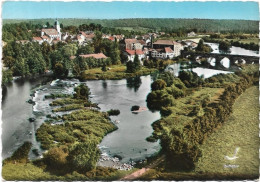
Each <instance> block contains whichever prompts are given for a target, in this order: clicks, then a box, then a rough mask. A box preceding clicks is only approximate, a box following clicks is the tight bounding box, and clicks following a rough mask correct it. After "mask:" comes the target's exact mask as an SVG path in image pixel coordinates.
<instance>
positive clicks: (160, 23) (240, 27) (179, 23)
mask: <svg viewBox="0 0 260 182" xmlns="http://www.w3.org/2000/svg"><path fill="white" fill-rule="evenodd" d="M59 21H60V22H61V23H62V24H63V25H66V26H69V25H73V26H79V25H81V24H90V23H94V24H100V25H102V26H103V27H108V28H123V27H136V28H137V27H142V28H147V29H150V30H151V31H155V30H156V31H165V32H167V31H172V30H175V31H176V30H183V31H186V30H190V31H192V30H193V31H195V32H220V33H225V32H230V33H231V32H233V33H235V32H237V33H238V32H240V33H258V31H259V28H258V27H259V23H258V21H252V20H215V19H173V18H149V19H148V18H133V19H75V18H67V19H59ZM20 22H28V23H30V24H40V25H46V23H47V22H53V19H26V20H25V19H21V20H15V19H4V20H3V24H4V25H5V24H9V23H20Z"/></svg>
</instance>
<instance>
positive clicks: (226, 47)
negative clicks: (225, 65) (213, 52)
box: [218, 41, 231, 52]
mask: <svg viewBox="0 0 260 182" xmlns="http://www.w3.org/2000/svg"><path fill="white" fill-rule="evenodd" d="M218 48H219V50H221V51H224V52H229V51H230V48H231V44H230V43H229V42H226V41H221V42H220V43H219V47H218Z"/></svg>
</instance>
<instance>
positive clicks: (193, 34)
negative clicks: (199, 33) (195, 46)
mask: <svg viewBox="0 0 260 182" xmlns="http://www.w3.org/2000/svg"><path fill="white" fill-rule="evenodd" d="M195 36H196V33H195V32H190V33H188V34H187V37H195Z"/></svg>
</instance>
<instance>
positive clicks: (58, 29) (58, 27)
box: [54, 18, 60, 34]
mask: <svg viewBox="0 0 260 182" xmlns="http://www.w3.org/2000/svg"><path fill="white" fill-rule="evenodd" d="M54 27H55V28H56V30H57V32H58V33H59V34H60V23H59V21H58V19H57V18H56V21H55V23H54Z"/></svg>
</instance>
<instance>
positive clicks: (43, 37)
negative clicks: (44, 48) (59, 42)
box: [42, 35, 50, 39]
mask: <svg viewBox="0 0 260 182" xmlns="http://www.w3.org/2000/svg"><path fill="white" fill-rule="evenodd" d="M42 39H50V38H49V37H48V36H46V35H44V36H42Z"/></svg>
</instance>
